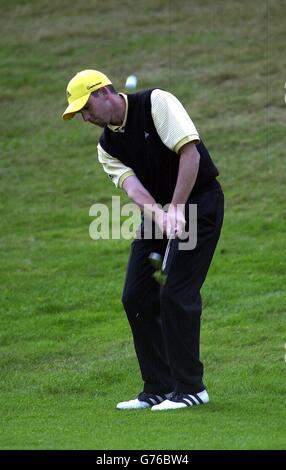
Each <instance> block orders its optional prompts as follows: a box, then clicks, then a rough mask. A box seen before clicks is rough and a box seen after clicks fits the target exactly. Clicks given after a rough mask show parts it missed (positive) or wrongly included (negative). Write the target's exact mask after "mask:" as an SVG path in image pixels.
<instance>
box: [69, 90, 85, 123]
mask: <svg viewBox="0 0 286 470" xmlns="http://www.w3.org/2000/svg"><path fill="white" fill-rule="evenodd" d="M90 94H91V93H88V94H87V95H85V96H82V97H81V98H78V99H77V100H75V101H73V102H72V103H71V104H69V105H68V107H67V109H66V110H65V112H64V113H63V119H64V120H65V121H69V120H70V119H72V118H73V117H74V115H75V113H77V112H78V111H80V110H81V109H82V108H83V107H84V105H85V104H86V102H87V100H88V98H89V97H90Z"/></svg>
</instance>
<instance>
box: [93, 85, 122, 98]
mask: <svg viewBox="0 0 286 470" xmlns="http://www.w3.org/2000/svg"><path fill="white" fill-rule="evenodd" d="M106 88H108V89H109V91H110V92H111V93H112V94H114V95H117V91H116V90H115V88H114V86H113V85H106ZM99 91H100V88H99V89H98V90H95V91H93V92H92V93H91V94H92V95H94V96H96V95H97V94H98V92H99Z"/></svg>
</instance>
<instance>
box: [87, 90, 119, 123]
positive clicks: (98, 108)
mask: <svg viewBox="0 0 286 470" xmlns="http://www.w3.org/2000/svg"><path fill="white" fill-rule="evenodd" d="M111 108H112V106H111V103H110V101H109V94H108V92H107V91H105V90H99V91H98V92H97V93H96V94H94V95H90V97H89V98H88V100H87V103H86V105H85V106H84V107H83V108H82V109H81V110H80V113H81V115H82V118H83V119H84V121H88V122H90V123H91V124H95V125H96V126H99V127H104V126H107V125H108V124H110V121H111Z"/></svg>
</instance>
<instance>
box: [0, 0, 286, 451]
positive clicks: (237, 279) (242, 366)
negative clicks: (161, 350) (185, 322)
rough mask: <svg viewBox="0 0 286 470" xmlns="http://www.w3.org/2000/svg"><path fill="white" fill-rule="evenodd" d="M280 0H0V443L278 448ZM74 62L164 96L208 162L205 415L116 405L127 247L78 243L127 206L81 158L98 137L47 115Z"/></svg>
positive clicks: (129, 377) (59, 107)
mask: <svg viewBox="0 0 286 470" xmlns="http://www.w3.org/2000/svg"><path fill="white" fill-rule="evenodd" d="M283 5H284V4H283V2H282V1H279V0H268V1H261V2H257V1H256V0H247V1H246V0H241V1H235V0H229V1H226V0H217V1H215V2H214V1H211V0H206V1H203V2H202V1H201V0H192V1H188V0H178V1H176V2H167V1H163V0H139V1H138V2H137V1H136V2H134V1H132V0H126V1H122V2H120V7H119V2H116V1H115V0H107V1H105V2H94V1H91V0H76V1H75V2H74V3H72V4H71V2H70V1H67V0H61V1H60V2H59V1H55V0H29V1H23V0H10V1H9V2H6V1H4V0H0V11H1V15H0V29H1V49H0V67H1V71H0V72H1V73H0V87H1V97H0V99H1V123H0V126H1V127H0V133H1V141H0V178H1V185H0V191H1V199H0V211H1V235H0V246H1V274H0V276H1V277H0V304H1V305H0V306H1V317H0V322H1V328H0V341H1V343H0V356H1V361H0V363H1V383H0V394H1V395H0V407H1V431H0V448H1V449H170V450H171V449H182V450H183V449H282V448H285V441H286V433H285V372H286V364H285V354H286V349H285V344H286V343H285V342H286V333H285V310H286V307H285V305H286V293H285V284H286V278H285V260H284V255H285V229H286V223H285V221H286V212H285V145H284V143H283V141H284V139H285V101H284V93H285V89H284V83H285V66H286V63H285V62H286V60H285V53H283V50H284V46H285V39H286V34H285V15H284V14H283V13H285V11H284V10H285V8H284V6H283ZM85 68H98V69H102V70H103V71H105V73H107V74H108V75H110V77H111V79H112V80H113V82H114V85H115V87H116V88H117V89H119V90H123V86H124V82H125V79H126V77H127V75H130V74H131V73H136V74H137V76H138V78H139V89H143V88H147V87H156V86H158V87H161V88H166V89H168V90H170V91H171V92H173V93H175V94H176V95H177V96H178V97H179V98H180V99H181V100H182V101H183V103H184V104H185V106H186V107H187V109H188V110H189V111H190V114H191V116H192V118H193V120H194V122H195V124H196V125H197V127H198V130H199V132H200V133H201V135H202V137H203V139H204V141H205V143H206V145H207V146H208V147H209V149H210V151H211V153H212V154H213V157H214V160H215V162H216V164H217V165H218V167H219V169H220V172H221V177H220V181H221V183H222V185H223V187H224V190H225V196H226V216H225V224H224V229H223V233H222V237H221V240H220V244H219V247H218V249H217V252H216V256H215V259H214V262H213V264H212V267H211V270H210V273H209V276H208V278H207V281H206V283H205V286H204V289H203V298H204V315H203V323H202V348H201V354H202V359H203V361H204V363H205V370H206V374H205V382H206V384H207V387H208V390H209V393H210V398H211V403H210V404H209V405H207V406H205V407H197V408H193V409H188V410H183V411H176V412H162V413H152V412H150V410H143V411H140V412H137V411H135V412H117V411H116V410H115V405H116V403H117V401H119V400H122V399H125V398H132V397H133V396H134V395H136V393H138V392H139V391H140V389H141V382H140V374H139V370H138V366H137V361H136V359H135V354H134V352H133V345H132V340H131V334H130V331H129V326H128V323H127V320H126V318H125V314H124V312H123V308H122V305H121V300H120V298H121V289H122V285H123V281H124V275H125V269H126V265H127V259H128V253H129V242H128V241H124V240H114V241H111V240H110V241H98V242H94V241H92V240H91V239H90V238H89V234H88V228H89V224H90V222H91V218H90V217H89V208H90V206H91V205H92V204H94V203H95V202H104V203H107V204H110V203H111V195H112V194H113V195H121V196H122V203H123V202H127V198H126V197H125V196H124V195H123V193H122V192H121V191H119V190H115V189H114V186H113V185H112V183H110V182H109V180H108V178H107V177H106V175H105V174H104V173H103V171H102V170H101V168H100V165H99V163H98V162H97V157H96V144H97V139H98V137H99V130H97V129H96V128H95V127H92V126H89V125H87V124H86V125H83V124H82V123H81V122H79V120H74V122H70V123H65V122H63V121H62V120H61V113H62V112H63V110H64V107H65V105H66V100H65V88H66V83H67V81H68V80H69V79H70V78H71V76H72V75H73V74H74V73H75V72H77V71H79V70H82V69H85ZM283 240H284V242H283Z"/></svg>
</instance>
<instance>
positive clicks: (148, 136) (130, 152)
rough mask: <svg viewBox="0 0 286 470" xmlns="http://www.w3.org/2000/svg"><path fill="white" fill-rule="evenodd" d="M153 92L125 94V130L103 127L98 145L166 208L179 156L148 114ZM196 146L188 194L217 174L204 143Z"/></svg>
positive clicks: (207, 182)
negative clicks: (197, 156) (194, 176)
mask: <svg viewBox="0 0 286 470" xmlns="http://www.w3.org/2000/svg"><path fill="white" fill-rule="evenodd" d="M152 91H153V89H150V90H145V91H141V92H138V93H134V94H130V95H127V98H128V114H127V121H126V126H125V131H124V132H113V131H112V130H110V129H109V128H108V127H107V126H106V127H105V129H104V131H103V133H102V135H101V137H100V141H99V142H100V145H101V147H102V148H103V149H104V150H105V151H106V152H108V153H109V154H110V155H111V156H113V157H115V158H117V159H118V160H120V161H121V162H122V163H124V165H126V166H128V167H130V168H132V170H133V171H134V173H135V175H136V176H137V178H138V179H139V180H140V181H141V183H142V184H143V186H144V187H145V188H146V189H147V191H149V193H150V194H151V195H152V196H153V198H154V199H155V201H156V202H157V203H160V204H162V205H165V204H167V203H170V202H171V200H172V196H173V193H174V189H175V186H176V182H177V176H178V169H179V162H180V156H179V155H178V154H176V153H175V152H173V151H171V150H169V149H168V147H166V146H165V144H164V143H163V142H162V140H161V139H160V137H159V135H158V133H157V131H156V128H155V125H154V122H153V118H152V114H151V93H152ZM196 147H197V150H198V152H199V154H200V157H201V158H200V166H199V171H198V175H197V179H196V182H195V185H194V187H193V190H192V192H191V195H193V194H195V193H198V192H200V191H202V190H203V189H204V188H205V187H206V185H208V184H209V183H210V182H211V181H213V180H214V179H215V178H216V176H218V174H219V173H218V170H217V168H216V167H215V165H214V163H213V162H212V159H211V157H210V155H209V153H208V150H207V149H206V147H205V146H204V144H203V142H202V141H201V142H200V143H198V144H197V145H196Z"/></svg>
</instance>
